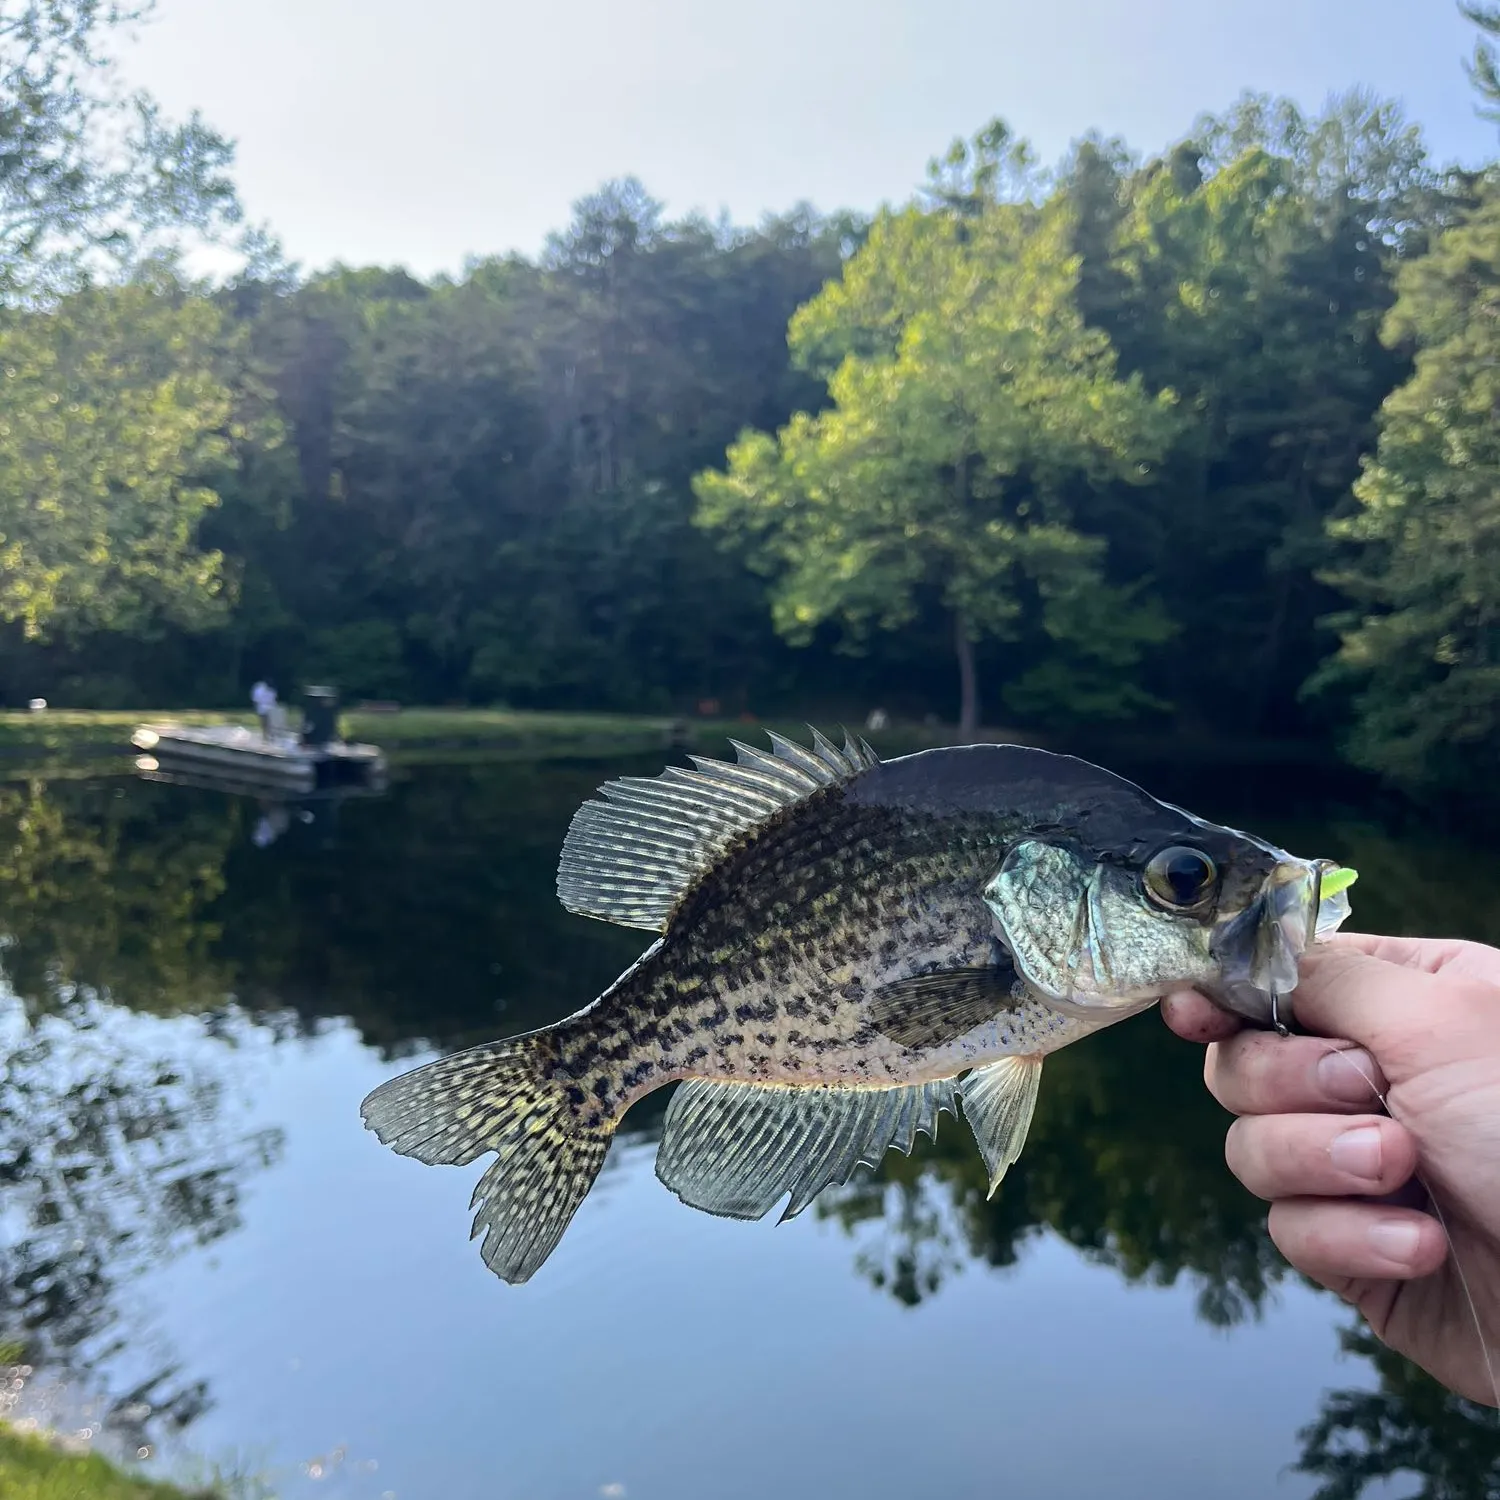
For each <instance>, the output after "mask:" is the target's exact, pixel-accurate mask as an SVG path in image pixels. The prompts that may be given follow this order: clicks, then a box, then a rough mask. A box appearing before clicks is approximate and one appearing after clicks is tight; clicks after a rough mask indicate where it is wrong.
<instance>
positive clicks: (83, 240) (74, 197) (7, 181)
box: [0, 0, 241, 301]
mask: <svg viewBox="0 0 1500 1500" xmlns="http://www.w3.org/2000/svg"><path fill="white" fill-rule="evenodd" d="M152 8H153V0H141V3H133V0H0V299H4V300H12V301H13V300H16V299H18V298H21V299H24V298H31V297H35V296H37V295H48V294H55V293H56V292H58V291H60V290H65V289H67V288H70V287H74V286H76V285H77V284H78V281H79V278H80V277H86V276H87V275H88V274H89V273H91V272H92V273H94V274H96V275H97V274H98V272H99V271H100V270H101V269H103V270H113V269H115V268H118V267H121V266H129V265H132V264H136V263H138V262H139V260H140V259H141V257H142V255H143V254H146V253H148V252H150V251H152V250H159V249H161V248H162V247H163V246H164V245H170V244H173V243H176V242H178V241H179V240H180V238H181V237H182V235H183V233H184V231H186V232H187V233H188V234H189V235H196V236H205V237H209V238H214V237H218V236H220V235H222V234H223V233H224V232H225V231H226V230H227V229H228V228H229V227H230V226H231V225H233V224H235V223H237V222H238V221H239V219H240V217H241V214H240V208H239V204H238V201H237V199H236V197H235V192H234V186H233V183H232V182H231V180H230V178H229V176H228V168H229V165H230V163H231V161H232V159H233V150H232V148H231V147H230V146H229V145H228V143H227V142H226V141H225V140H224V139H223V138H222V137H221V136H219V135H217V134H216V133H215V132H214V131H212V130H210V129H209V128H208V127H207V126H206V125H205V124H204V123H203V121H202V120H201V119H200V118H199V117H198V116H197V115H194V116H193V117H192V118H191V119H190V120H188V121H187V122H186V123H185V124H174V123H172V122H170V121H168V120H166V119H164V118H163V116H162V114H161V111H160V109H159V107H158V106H157V105H156V103H155V102H154V101H153V100H152V99H151V98H150V97H149V96H148V95H146V94H143V93H139V92H137V93H128V94H127V93H124V92H121V91H120V90H119V89H118V88H116V87H115V86H114V84H113V82H112V79H113V76H114V75H113V73H112V71H111V69H110V67H109V66H108V65H109V63H110V61H111V57H110V43H111V41H112V39H113V35H114V34H115V33H117V32H118V31H119V29H120V28H122V27H123V26H125V25H127V24H129V23H133V22H136V21H139V20H141V19H142V18H143V17H145V16H146V15H147V14H149V12H150V11H151V9H152Z"/></svg>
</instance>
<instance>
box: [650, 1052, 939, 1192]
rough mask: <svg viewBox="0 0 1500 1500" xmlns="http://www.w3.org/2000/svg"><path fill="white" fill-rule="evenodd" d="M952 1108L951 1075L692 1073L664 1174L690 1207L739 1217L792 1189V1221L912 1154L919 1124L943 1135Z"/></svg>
mask: <svg viewBox="0 0 1500 1500" xmlns="http://www.w3.org/2000/svg"><path fill="white" fill-rule="evenodd" d="M945 1109H946V1110H947V1111H948V1112H949V1114H956V1113H957V1107H956V1104H955V1096H954V1084H953V1081H952V1080H951V1079H940V1080H938V1081H935V1082H932V1083H915V1084H906V1085H903V1086H901V1087H898V1088H891V1089H878V1088H821V1087H808V1088H790V1087H786V1086H784V1085H775V1084H753V1083H718V1082H713V1081H710V1080H706V1079H691V1080H689V1081H688V1082H687V1083H684V1084H682V1085H681V1086H680V1087H679V1088H678V1090H677V1092H676V1093H675V1094H674V1095H673V1096H672V1102H671V1104H670V1105H668V1107H667V1118H666V1123H665V1125H664V1126H663V1130H662V1142H661V1148H660V1150H659V1151H658V1152H657V1155H656V1175H657V1176H658V1177H659V1178H660V1179H661V1180H662V1182H663V1183H665V1184H666V1186H667V1187H669V1188H671V1190H672V1191H673V1192H674V1193H676V1194H677V1196H678V1197H679V1198H681V1199H682V1201H683V1202H684V1203H686V1204H687V1205H688V1206H689V1207H691V1208H698V1209H702V1210H703V1211H704V1212H705V1213H711V1214H719V1215H721V1216H723V1217H725V1218H731V1219H760V1218H764V1217H765V1215H766V1214H768V1213H769V1212H770V1211H771V1209H772V1208H774V1207H775V1206H776V1203H777V1201H778V1200H779V1199H780V1198H781V1197H783V1196H784V1195H786V1194H790V1195H791V1196H790V1199H789V1201H788V1203H787V1206H786V1209H785V1211H784V1212H783V1214H782V1216H781V1217H782V1219H783V1220H786V1219H790V1218H793V1217H794V1216H795V1215H797V1214H799V1213H801V1212H802V1210H803V1209H804V1208H806V1207H807V1205H808V1204H809V1203H811V1202H812V1200H813V1199H814V1198H815V1197H816V1196H817V1195H818V1194H819V1193H820V1192H822V1191H823V1189H824V1188H826V1187H833V1186H836V1185H837V1184H839V1183H843V1182H847V1181H848V1180H849V1177H850V1176H851V1175H852V1173H853V1172H854V1169H855V1168H856V1167H858V1166H861V1165H864V1166H875V1165H877V1164H878V1163H879V1161H880V1159H881V1157H883V1156H884V1155H885V1153H886V1151H887V1150H889V1149H890V1148H891V1147H893V1146H894V1147H895V1148H896V1149H897V1150H898V1151H901V1152H903V1153H910V1151H911V1149H912V1146H913V1145H914V1144H915V1143H916V1137H917V1134H918V1132H921V1133H922V1134H924V1135H928V1136H932V1137H935V1136H936V1135H937V1126H938V1114H939V1112H940V1111H942V1110H945Z"/></svg>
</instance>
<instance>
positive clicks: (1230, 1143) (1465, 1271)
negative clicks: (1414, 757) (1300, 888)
mask: <svg viewBox="0 0 1500 1500" xmlns="http://www.w3.org/2000/svg"><path fill="white" fill-rule="evenodd" d="M1292 1002H1293V1006H1294V1009H1295V1014H1296V1018H1297V1023H1298V1025H1299V1026H1301V1027H1303V1028H1304V1029H1306V1030H1307V1031H1310V1032H1313V1033H1315V1035H1311V1036H1292V1037H1281V1036H1277V1035H1276V1034H1275V1033H1273V1032H1265V1031H1246V1030H1241V1029H1240V1023H1239V1021H1238V1020H1236V1019H1235V1018H1234V1017H1233V1016H1231V1015H1229V1014H1228V1013H1227V1012H1225V1011H1222V1010H1220V1009H1219V1008H1218V1007H1217V1006H1215V1005H1213V1004H1212V1003H1211V1002H1209V1001H1208V1000H1206V999H1205V998H1204V997H1203V996H1202V995H1199V994H1197V993H1195V992H1193V991H1187V992H1184V993H1179V994H1175V995H1169V996H1168V997H1167V999H1166V1000H1165V1001H1164V1002H1163V1006H1162V1012H1163V1015H1164V1017H1165V1019H1166V1022H1167V1024H1168V1025H1169V1026H1170V1027H1171V1028H1172V1030H1173V1031H1175V1032H1176V1033H1177V1034H1178V1035H1179V1036H1181V1037H1184V1038H1186V1039H1187V1040H1189V1041H1197V1042H1208V1043H1210V1044H1211V1045H1210V1046H1209V1049H1208V1056H1207V1059H1206V1061H1205V1064H1204V1076H1205V1079H1206V1081H1207V1083H1208V1087H1209V1089H1210V1091H1211V1092H1212V1093H1213V1095H1214V1097H1215V1098H1216V1099H1217V1100H1218V1101H1219V1102H1220V1103H1221V1104H1222V1105H1223V1106H1224V1107H1225V1108H1226V1109H1228V1110H1230V1111H1232V1112H1233V1113H1234V1114H1236V1115H1238V1116H1240V1118H1239V1119H1237V1120H1236V1121H1235V1122H1234V1123H1233V1124H1232V1125H1231V1126H1230V1128H1229V1135H1228V1138H1227V1139H1226V1141H1225V1147H1224V1154H1225V1157H1226V1159H1227V1160H1228V1162H1229V1166H1230V1169H1231V1170H1232V1171H1233V1172H1234V1174H1235V1176H1236V1177H1238V1178H1239V1179H1240V1181H1241V1182H1243V1183H1244V1184H1245V1186H1246V1187H1247V1188H1249V1189H1250V1191H1251V1192H1253V1193H1255V1194H1256V1195H1257V1196H1258V1197H1261V1198H1265V1199H1268V1200H1269V1201H1270V1203H1271V1212H1270V1220H1269V1227H1270V1232H1271V1238H1272V1240H1274V1241H1275V1243H1276V1246H1277V1248H1278V1249H1279V1250H1280V1251H1281V1253H1282V1254H1283V1255H1285V1256H1286V1258H1287V1259H1288V1260H1289V1261H1290V1262H1291V1263H1292V1264H1293V1265H1294V1266H1296V1267H1297V1269H1298V1270H1300V1271H1302V1272H1304V1273H1305V1274H1306V1275H1308V1276H1310V1277H1311V1278H1312V1279H1313V1280H1314V1281H1317V1282H1320V1283H1321V1284H1322V1285H1323V1286H1326V1287H1328V1288H1330V1289H1331V1290H1332V1291H1335V1292H1337V1293H1338V1294H1339V1295H1340V1296H1341V1297H1343V1298H1344V1299H1345V1300H1346V1301H1348V1302H1351V1303H1353V1304H1354V1306H1356V1307H1357V1308H1358V1309H1359V1311H1360V1312H1361V1313H1362V1314H1363V1315H1364V1317H1365V1319H1366V1321H1367V1322H1368V1323H1369V1325H1370V1327H1371V1328H1372V1329H1373V1330H1374V1332H1375V1334H1376V1336H1377V1337H1378V1338H1380V1339H1381V1340H1382V1341H1383V1342H1384V1343H1386V1344H1388V1345H1389V1346H1390V1347H1391V1348H1393V1349H1395V1350H1397V1351H1398V1352H1400V1353H1401V1354H1404V1355H1405V1356H1406V1357H1407V1358H1408V1359H1410V1360H1412V1361H1413V1362H1414V1363H1416V1364H1418V1365H1420V1366H1421V1367H1422V1368H1423V1369H1425V1370H1426V1371H1427V1372H1428V1373H1429V1374H1431V1375H1433V1376H1435V1377H1436V1378H1437V1379H1438V1380H1440V1381H1441V1382H1442V1383H1443V1384H1444V1385H1446V1386H1448V1387H1449V1388H1450V1389H1451V1390H1454V1391H1456V1392H1458V1394H1460V1395H1462V1396H1467V1397H1468V1398H1469V1399H1470V1400H1473V1401H1480V1402H1483V1403H1485V1404H1486V1405H1490V1406H1500V1390H1497V1386H1496V1376H1497V1373H1500V1372H1497V1366H1500V951H1497V950H1496V949H1494V948H1487V947H1485V946H1483V945H1482V944H1479V943H1465V942H1451V941H1447V940H1437V939H1420V938H1391V937H1374V936H1366V935H1364V934H1359V933H1347V934H1340V935H1338V936H1335V937H1333V938H1331V939H1330V940H1329V941H1327V942H1326V943H1319V944H1318V945H1317V946H1316V947H1315V948H1313V949H1311V950H1310V951H1309V952H1308V953H1307V954H1306V955H1305V956H1304V958H1303V960H1302V968H1301V978H1300V980H1299V983H1298V985H1297V989H1296V992H1295V993H1294V994H1293V996H1292ZM1325 1038H1332V1039H1337V1040H1325ZM1379 1095H1384V1096H1385V1098H1386V1100H1387V1104H1388V1108H1389V1112H1390V1113H1389V1117H1387V1116H1385V1115H1381V1114H1377V1113H1375V1112H1374V1111H1376V1110H1378V1109H1379V1097H1378V1096H1379ZM1418 1171H1420V1173H1421V1177H1422V1180H1423V1182H1424V1183H1425V1186H1426V1188H1427V1189H1428V1191H1429V1193H1430V1199H1429V1198H1426V1196H1425V1195H1423V1194H1421V1193H1420V1192H1418V1191H1417V1190H1416V1189H1417V1184H1416V1183H1415V1182H1414V1181H1413V1174H1414V1173H1415V1172H1418ZM1403 1189H1405V1190H1406V1191H1405V1192H1404V1193H1403V1192H1402V1190H1403ZM1396 1195H1399V1198H1398V1197H1397V1196H1396ZM1414 1202H1415V1203H1421V1202H1426V1203H1427V1204H1428V1205H1429V1206H1430V1204H1432V1203H1435V1204H1436V1206H1437V1209H1438V1210H1439V1211H1440V1212H1441V1214H1442V1216H1443V1218H1444V1219H1445V1220H1446V1222H1447V1231H1448V1232H1447V1234H1445V1233H1444V1231H1443V1226H1442V1224H1441V1223H1440V1222H1439V1220H1438V1218H1436V1217H1435V1216H1434V1215H1433V1214H1432V1213H1431V1212H1427V1211H1424V1210H1423V1209H1421V1208H1418V1207H1413V1206H1410V1205H1411V1204H1412V1203H1414ZM1450 1239H1451V1243H1450ZM1465 1281H1467V1290H1466V1289H1465ZM1470 1294H1472V1305H1471V1296H1470ZM1476 1315H1477V1321H1478V1325H1479V1326H1478V1328H1476V1327H1475V1322H1476Z"/></svg>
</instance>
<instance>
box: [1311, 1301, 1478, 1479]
mask: <svg viewBox="0 0 1500 1500" xmlns="http://www.w3.org/2000/svg"><path fill="white" fill-rule="evenodd" d="M1340 1342H1341V1343H1342V1345H1343V1347H1344V1349H1345V1350H1346V1351H1347V1352H1348V1353H1350V1354H1357V1355H1360V1356H1361V1357H1363V1358H1365V1359H1368V1360H1369V1361H1370V1363H1371V1364H1372V1365H1373V1366H1374V1368H1375V1372H1376V1374H1377V1375H1378V1376H1379V1377H1380V1385H1379V1388H1378V1389H1376V1390H1373V1391H1370V1390H1345V1391H1330V1392H1329V1393H1328V1394H1327V1395H1326V1396H1325V1397H1324V1399H1323V1410H1322V1411H1321V1412H1320V1413H1319V1414H1318V1418H1317V1420H1316V1421H1315V1422H1313V1423H1312V1424H1311V1425H1310V1426H1308V1427H1305V1428H1303V1430H1302V1431H1301V1432H1300V1433H1299V1434H1298V1437H1299V1438H1300V1440H1301V1443H1302V1456H1301V1458H1300V1460H1299V1461H1298V1464H1297V1468H1298V1469H1299V1470H1300V1471H1301V1472H1302V1473H1304V1474H1312V1475H1316V1476H1317V1477H1318V1478H1320V1479H1321V1480H1322V1481H1323V1483H1322V1484H1321V1485H1320V1486H1319V1487H1318V1490H1317V1494H1316V1496H1315V1497H1314V1500H1357V1497H1358V1496H1360V1495H1362V1494H1363V1493H1364V1492H1365V1490H1366V1489H1367V1488H1369V1487H1370V1486H1371V1485H1373V1484H1376V1483H1378V1482H1380V1481H1382V1480H1385V1479H1388V1478H1391V1477H1393V1476H1397V1475H1400V1476H1403V1477H1406V1478H1409V1479H1412V1480H1414V1481H1415V1482H1416V1484H1417V1486H1418V1487H1417V1488H1415V1489H1408V1490H1406V1491H1404V1492H1403V1500H1495V1497H1496V1496H1500V1411H1495V1410H1494V1409H1493V1408H1490V1407H1484V1406H1477V1405H1475V1403H1474V1402H1472V1401H1465V1400H1463V1399H1462V1398H1461V1397H1459V1396H1455V1395H1453V1394H1452V1393H1451V1392H1449V1391H1446V1390H1444V1389H1443V1387H1442V1386H1440V1385H1439V1384H1438V1383H1437V1382H1436V1381H1435V1380H1431V1379H1429V1378H1428V1377H1427V1376H1426V1375H1424V1374H1423V1373H1422V1372H1421V1371H1420V1370H1418V1369H1417V1368H1416V1367H1415V1366H1414V1365H1411V1364H1409V1363H1408V1362H1407V1361H1406V1360H1404V1359H1402V1358H1401V1356H1400V1355H1399V1354H1392V1353H1391V1351H1390V1350H1389V1349H1387V1348H1386V1347H1385V1346H1384V1345H1383V1344H1382V1343H1381V1342H1380V1341H1379V1340H1378V1339H1377V1338H1376V1337H1375V1336H1374V1335H1373V1334H1372V1333H1371V1332H1370V1331H1369V1329H1368V1328H1366V1327H1365V1326H1364V1325H1363V1324H1360V1325H1359V1326H1358V1327H1354V1328H1347V1329H1345V1330H1343V1332H1342V1333H1341V1334H1340Z"/></svg>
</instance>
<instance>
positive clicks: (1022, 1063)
mask: <svg viewBox="0 0 1500 1500" xmlns="http://www.w3.org/2000/svg"><path fill="white" fill-rule="evenodd" d="M1041 1082H1042V1060H1041V1058H1039V1057H1002V1058H1001V1059H1000V1061H999V1062H992V1063H991V1064H990V1065H989V1066H988V1067H985V1068H975V1069H974V1071H973V1072H972V1073H970V1074H969V1076H968V1077H967V1078H965V1079H964V1081H963V1083H962V1084H960V1085H959V1094H960V1096H961V1097H962V1099H963V1102H964V1118H965V1119H966V1120H967V1121H968V1122H969V1129H970V1130H972V1131H973V1132H974V1140H975V1143H976V1144H977V1145H978V1147H979V1154H980V1155H981V1156H982V1157H983V1158H984V1164H985V1166H987V1167H988V1168H989V1169H990V1191H989V1196H990V1197H991V1198H993V1197H994V1196H995V1189H996V1188H998V1187H999V1186H1000V1180H1001V1179H1002V1178H1003V1177H1004V1176H1005V1174H1006V1173H1007V1172H1008V1171H1009V1170H1010V1169H1011V1167H1012V1166H1013V1165H1014V1164H1015V1161H1016V1159H1017V1157H1019V1156H1020V1154H1021V1148H1022V1147H1023V1146H1024V1145H1025V1144H1026V1132H1027V1131H1028V1130H1030V1129H1031V1116H1032V1112H1033V1111H1034V1110H1035V1109H1036V1095H1037V1089H1038V1088H1039V1087H1040V1086H1041Z"/></svg>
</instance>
